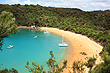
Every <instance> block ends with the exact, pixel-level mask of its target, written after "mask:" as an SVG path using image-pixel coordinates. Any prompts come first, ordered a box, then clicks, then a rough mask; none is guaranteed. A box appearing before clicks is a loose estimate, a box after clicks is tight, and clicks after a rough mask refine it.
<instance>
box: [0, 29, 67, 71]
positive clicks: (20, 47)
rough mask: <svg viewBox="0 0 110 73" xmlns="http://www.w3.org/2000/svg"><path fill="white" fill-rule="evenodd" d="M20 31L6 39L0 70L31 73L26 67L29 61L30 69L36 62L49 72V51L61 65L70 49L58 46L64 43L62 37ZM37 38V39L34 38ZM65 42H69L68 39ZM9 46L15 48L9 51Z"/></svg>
mask: <svg viewBox="0 0 110 73" xmlns="http://www.w3.org/2000/svg"><path fill="white" fill-rule="evenodd" d="M19 31H20V32H18V33H16V34H13V35H12V36H9V37H7V38H4V42H3V46H2V50H3V51H0V70H1V69H5V68H7V69H10V68H15V69H17V70H18V72H19V73H30V72H29V71H28V69H27V68H26V67H25V65H26V62H27V61H29V66H30V67H32V68H33V66H32V62H36V63H38V64H39V66H41V65H43V67H44V70H45V71H48V70H49V68H48V66H47V64H46V61H48V59H49V58H50V57H51V56H50V52H49V51H51V50H52V51H53V54H54V56H55V60H56V61H57V63H59V62H60V61H61V60H62V59H63V57H64V55H65V53H66V50H67V49H68V47H59V46H58V44H59V43H61V42H62V36H59V35H56V34H53V33H44V31H40V30H32V29H21V28H20V29H19ZM35 36H37V37H36V38H34V37H35ZM64 41H65V42H69V41H68V40H66V39H64ZM9 45H13V48H11V49H7V47H8V46H9Z"/></svg>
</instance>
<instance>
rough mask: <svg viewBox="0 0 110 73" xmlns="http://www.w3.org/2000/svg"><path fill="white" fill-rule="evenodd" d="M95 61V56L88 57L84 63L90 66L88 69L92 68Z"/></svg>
mask: <svg viewBox="0 0 110 73" xmlns="http://www.w3.org/2000/svg"><path fill="white" fill-rule="evenodd" d="M95 61H96V58H92V57H91V58H89V60H88V61H87V63H85V65H86V66H87V67H89V68H90V70H91V69H92V67H93V66H94V65H95Z"/></svg>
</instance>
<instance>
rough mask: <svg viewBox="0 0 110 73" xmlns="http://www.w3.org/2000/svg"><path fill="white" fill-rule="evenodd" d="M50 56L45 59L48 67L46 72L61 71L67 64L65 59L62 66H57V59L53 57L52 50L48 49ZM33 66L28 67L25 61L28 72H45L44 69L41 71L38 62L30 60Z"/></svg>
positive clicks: (54, 72)
mask: <svg viewBox="0 0 110 73" xmlns="http://www.w3.org/2000/svg"><path fill="white" fill-rule="evenodd" d="M50 55H51V57H50V58H49V59H48V61H46V63H47V66H48V67H49V69H50V70H49V71H48V73H61V72H62V71H63V69H64V68H66V66H67V60H65V61H64V62H63V66H62V67H59V66H58V63H57V61H56V60H55V57H54V55H53V52H52V51H50ZM32 65H33V68H30V67H29V62H28V61H27V63H26V66H25V67H26V68H27V69H28V70H29V72H32V73H46V71H43V66H42V65H41V67H40V66H39V64H36V63H35V62H32Z"/></svg>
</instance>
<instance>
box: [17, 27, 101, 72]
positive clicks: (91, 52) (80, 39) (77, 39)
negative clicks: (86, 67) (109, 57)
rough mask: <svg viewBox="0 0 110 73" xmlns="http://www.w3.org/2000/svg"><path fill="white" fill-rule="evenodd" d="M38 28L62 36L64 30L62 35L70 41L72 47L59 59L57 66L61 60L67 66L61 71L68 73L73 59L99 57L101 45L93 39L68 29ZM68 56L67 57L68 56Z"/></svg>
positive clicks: (83, 59)
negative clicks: (65, 61) (82, 53)
mask: <svg viewBox="0 0 110 73" xmlns="http://www.w3.org/2000/svg"><path fill="white" fill-rule="evenodd" d="M18 28H26V29H32V28H31V27H26V26H22V27H18ZM40 30H43V31H46V30H48V31H50V32H51V33H54V34H57V35H60V36H62V35H63V32H64V37H65V38H66V39H67V40H68V41H69V42H70V43H71V46H72V48H71V49H67V50H66V53H65V55H64V57H63V59H62V60H61V61H60V63H59V66H62V65H63V63H62V62H63V61H64V60H67V68H65V69H64V70H63V73H69V70H70V71H71V70H72V69H71V68H68V67H72V64H73V62H74V61H78V60H81V61H83V62H86V61H87V59H85V58H86V57H93V56H94V57H99V53H100V51H101V50H102V48H103V47H102V46H101V45H99V44H97V43H96V42H94V41H93V40H91V39H89V38H88V37H86V36H83V35H81V34H76V33H73V32H70V31H63V30H60V29H58V28H47V27H40ZM73 45H74V46H73ZM80 52H85V53H86V54H87V55H81V54H80ZM68 56H69V57H68Z"/></svg>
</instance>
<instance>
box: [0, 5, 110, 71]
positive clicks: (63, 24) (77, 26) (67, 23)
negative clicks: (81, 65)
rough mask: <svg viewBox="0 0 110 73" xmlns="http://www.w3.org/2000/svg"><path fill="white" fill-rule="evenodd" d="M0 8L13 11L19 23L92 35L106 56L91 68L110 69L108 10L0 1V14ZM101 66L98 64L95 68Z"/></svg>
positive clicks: (109, 16)
mask: <svg viewBox="0 0 110 73" xmlns="http://www.w3.org/2000/svg"><path fill="white" fill-rule="evenodd" d="M2 11H8V12H11V13H13V15H14V17H15V18H16V21H15V23H16V24H17V25H18V26H20V25H22V26H23V25H25V26H31V25H36V26H37V27H38V26H39V27H42V26H46V25H48V27H54V28H60V29H63V30H69V31H72V32H75V33H78V34H82V35H86V36H88V37H90V38H92V39H93V40H95V41H96V42H99V43H100V44H101V45H102V46H103V51H102V52H101V53H100V54H102V53H103V54H104V53H106V52H107V54H106V56H103V58H104V63H103V64H100V65H99V66H97V68H95V69H94V71H93V72H96V73H97V72H100V71H97V70H102V71H101V72H102V73H103V72H107V71H108V72H110V70H109V66H110V60H109V59H107V58H108V57H110V10H105V11H93V12H85V11H82V10H80V9H77V8H54V7H43V6H40V5H20V4H17V5H2V4H0V14H1V12H2ZM100 66H101V68H98V67H100ZM96 69H97V70H96ZM103 70H105V71H103Z"/></svg>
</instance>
